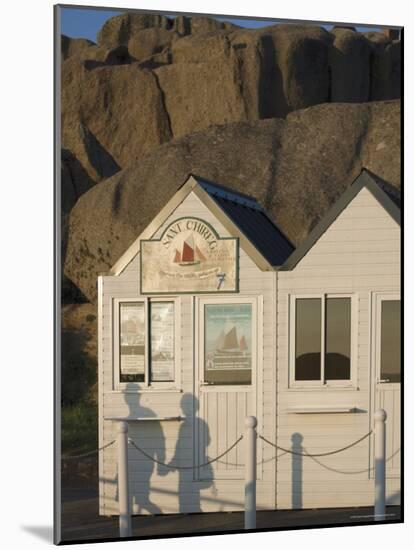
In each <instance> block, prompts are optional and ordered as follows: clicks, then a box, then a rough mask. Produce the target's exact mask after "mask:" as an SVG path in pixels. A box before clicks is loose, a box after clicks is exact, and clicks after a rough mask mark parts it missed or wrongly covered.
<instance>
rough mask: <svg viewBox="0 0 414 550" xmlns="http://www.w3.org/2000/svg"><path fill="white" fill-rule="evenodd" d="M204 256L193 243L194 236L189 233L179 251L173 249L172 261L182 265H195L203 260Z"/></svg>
mask: <svg viewBox="0 0 414 550" xmlns="http://www.w3.org/2000/svg"><path fill="white" fill-rule="evenodd" d="M205 260H206V257H205V256H204V254H203V253H202V252H201V250H200V249H199V248H198V246H196V245H194V237H193V235H192V234H191V235H190V236H189V237H188V238H187V239H186V240H185V241H184V243H183V248H182V250H181V251H179V250H177V249H175V255H174V260H173V262H174V263H176V264H180V265H182V266H187V265H197V264H199V263H200V262H204V261H205Z"/></svg>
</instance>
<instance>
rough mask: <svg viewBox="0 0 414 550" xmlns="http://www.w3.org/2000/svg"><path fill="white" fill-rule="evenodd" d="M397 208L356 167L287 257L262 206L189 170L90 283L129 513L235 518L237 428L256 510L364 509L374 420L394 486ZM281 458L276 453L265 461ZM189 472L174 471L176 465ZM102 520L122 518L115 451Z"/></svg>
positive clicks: (107, 469) (239, 499)
mask: <svg viewBox="0 0 414 550" xmlns="http://www.w3.org/2000/svg"><path fill="white" fill-rule="evenodd" d="M399 223H400V207H399V199H398V196H397V192H396V190H395V189H394V188H392V187H391V186H389V185H387V184H385V183H384V182H382V181H380V180H379V179H378V178H376V177H375V176H374V175H372V174H370V173H368V172H367V171H363V172H362V173H361V175H360V176H359V178H358V179H357V180H356V181H355V182H354V183H353V184H352V186H351V187H350V188H349V189H348V190H347V191H346V192H345V193H344V195H343V196H342V197H341V198H340V199H339V200H338V202H337V203H336V205H334V207H333V208H332V210H331V211H330V212H328V214H327V215H326V217H325V218H324V219H323V220H322V221H321V222H320V224H319V225H318V226H317V227H316V228H315V229H314V231H313V232H312V233H311V234H310V235H309V237H308V239H307V241H306V242H305V243H303V244H302V245H301V246H300V247H299V248H298V249H296V250H294V247H293V245H292V244H291V243H290V242H289V240H288V239H287V238H286V237H285V236H284V234H283V233H282V232H281V231H280V229H279V228H278V227H277V226H276V225H275V224H274V223H273V222H272V221H271V220H270V218H269V217H268V216H267V215H266V213H265V211H264V210H263V208H262V207H261V206H260V205H259V204H258V202H257V201H256V200H255V199H254V198H252V197H249V196H246V195H243V194H241V193H238V192H235V191H233V190H231V189H228V188H225V187H223V186H221V185H218V184H215V183H212V182H208V181H206V180H204V179H202V178H199V177H196V176H190V177H189V178H188V180H187V181H186V182H185V183H184V185H182V186H181V187H180V188H179V189H178V191H177V192H176V194H175V195H174V196H173V197H172V199H171V200H170V201H169V202H168V204H167V205H166V206H165V207H164V208H163V209H162V210H161V212H160V213H159V214H158V215H157V216H156V218H155V219H154V220H153V221H152V222H151V223H150V225H149V226H148V227H147V228H146V229H145V230H144V231H143V233H142V234H141V235H140V236H139V237H138V238H137V240H136V241H135V242H134V243H133V244H132V245H131V246H130V247H129V248H128V250H127V251H126V252H125V254H124V255H123V256H122V257H121V258H120V259H119V261H118V262H117V263H116V264H115V265H114V267H113V268H112V270H111V271H110V273H108V274H106V275H103V276H100V277H99V280H98V287H99V292H98V294H99V302H98V308H99V443H100V446H104V445H106V444H107V443H110V442H111V441H112V440H113V439H115V437H116V425H117V420H119V419H126V420H127V422H128V425H129V436H130V437H131V439H132V440H133V441H134V442H135V444H136V445H137V446H138V447H139V448H140V449H142V451H144V453H145V454H142V452H140V451H138V450H137V449H136V448H135V447H134V446H132V445H131V446H130V449H129V462H128V471H129V479H130V493H131V496H132V513H134V514H146V513H150V514H151V513H164V514H166V513H177V512H184V513H193V512H200V511H201V512H209V511H232V510H242V509H243V505H244V484H243V479H244V469H243V465H244V441H243V440H241V441H240V442H239V443H238V444H237V445H236V446H235V447H233V448H232V449H231V450H230V452H228V453H227V454H225V455H224V456H223V457H222V458H221V459H220V460H218V461H216V462H213V463H212V464H208V465H207V466H200V465H202V464H204V463H205V462H208V461H209V460H210V459H212V458H215V457H217V456H218V455H221V454H222V453H223V452H225V451H226V450H227V449H228V448H229V447H231V446H232V445H233V443H235V442H236V441H237V440H238V439H239V437H240V435H242V434H243V431H244V419H245V417H246V415H254V416H256V417H257V421H258V427H257V430H258V433H259V434H261V435H262V436H263V437H264V438H265V439H267V440H268V441H270V442H273V443H275V444H277V445H278V446H280V447H282V448H285V449H286V450H288V451H292V450H293V451H294V453H295V454H291V453H290V452H284V451H280V450H279V451H276V449H275V448H274V447H273V446H271V445H270V444H269V443H267V442H266V441H264V440H263V439H258V456H257V461H258V466H257V480H258V481H257V507H258V509H276V508H279V509H281V508H302V507H303V508H305V507H338V506H359V505H371V504H372V503H373V498H374V496H373V495H374V492H373V491H374V486H373V470H372V466H373V446H372V437H367V438H365V439H363V440H362V441H361V442H360V443H359V444H357V445H355V446H353V447H351V448H349V449H345V450H344V451H341V452H339V453H337V454H333V455H328V456H324V457H304V456H302V454H304V453H310V454H315V453H316V454H321V453H324V452H328V451H331V450H338V449H340V448H342V447H346V446H347V445H349V444H350V443H353V442H354V441H356V440H357V439H359V438H361V437H363V436H364V435H365V434H367V433H368V432H369V431H370V430H371V429H372V426H373V411H374V410H375V409H376V408H379V407H383V408H385V409H386V410H387V413H388V421H387V426H388V432H387V433H388V437H387V442H388V443H387V457H388V461H387V475H388V479H387V490H388V499H389V502H393V503H394V502H395V503H397V502H398V499H399V490H400V471H399V463H400V455H399V446H400V442H399V435H400V428H399V419H400V416H399V412H400V406H399V403H400V401H399V399H400V366H399V354H400V337H399V322H400V313H399V311H400V310H399V304H400V301H399V300H400V297H399V291H400V257H399V252H400V225H399ZM276 454H277V456H276ZM176 466H179V467H185V468H184V469H179V468H176ZM99 476H100V482H99V485H100V513H101V514H103V515H116V514H117V513H118V494H117V460H116V448H115V446H113V445H112V446H109V447H108V448H106V449H104V451H102V452H101V453H100V462H99Z"/></svg>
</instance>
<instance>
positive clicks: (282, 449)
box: [258, 430, 373, 458]
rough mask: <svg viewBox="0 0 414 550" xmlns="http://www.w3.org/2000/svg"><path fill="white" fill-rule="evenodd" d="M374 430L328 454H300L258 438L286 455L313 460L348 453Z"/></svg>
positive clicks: (260, 436) (261, 437)
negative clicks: (317, 457) (307, 457)
mask: <svg viewBox="0 0 414 550" xmlns="http://www.w3.org/2000/svg"><path fill="white" fill-rule="evenodd" d="M372 432H373V430H370V431H369V432H368V433H367V434H365V435H364V436H362V437H360V438H359V439H357V440H356V441H354V442H353V443H350V444H349V445H346V446H345V447H342V448H341V449H336V450H335V451H328V452H326V453H313V454H311V453H306V452H305V453H300V452H298V451H292V450H291V449H285V448H283V447H280V446H279V445H276V444H275V443H272V442H271V441H269V440H268V439H266V438H265V437H263V436H262V435H260V434H258V437H259V438H260V439H262V440H263V441H265V442H266V443H268V444H269V445H271V446H272V447H274V448H275V449H279V451H283V452H285V453H290V454H292V455H297V456H309V457H311V458H313V457H315V456H329V455H334V454H337V453H340V452H342V451H346V450H347V449H350V448H351V447H354V446H355V445H357V444H358V443H361V441H363V440H364V439H366V438H367V437H369V436H370V435H371V434H372Z"/></svg>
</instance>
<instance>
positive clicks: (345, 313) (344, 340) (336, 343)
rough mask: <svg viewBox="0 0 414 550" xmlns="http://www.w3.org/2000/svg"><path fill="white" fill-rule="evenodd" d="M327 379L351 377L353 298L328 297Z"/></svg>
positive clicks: (326, 318) (326, 319) (326, 323)
mask: <svg viewBox="0 0 414 550" xmlns="http://www.w3.org/2000/svg"><path fill="white" fill-rule="evenodd" d="M325 326H326V335H325V348H326V352H325V379H326V380H350V378H351V298H327V299H326V313H325Z"/></svg>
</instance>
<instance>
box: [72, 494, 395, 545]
mask: <svg viewBox="0 0 414 550" xmlns="http://www.w3.org/2000/svg"><path fill="white" fill-rule="evenodd" d="M373 513H374V509H373V507H360V508H329V509H313V510H270V511H264V512H258V513H257V529H269V530H279V529H295V528H297V527H309V526H321V527H329V526H333V525H349V524H357V523H363V524H365V523H370V522H373ZM385 520H386V521H388V522H399V521H401V509H400V507H399V506H389V507H387V510H386V517H385ZM243 521H244V516H243V513H242V512H227V513H223V512H219V513H209V514H170V515H160V516H134V517H133V518H132V534H133V536H134V537H138V538H154V537H160V536H161V537H162V536H177V537H178V536H181V535H187V534H188V535H197V534H213V533H232V532H233V533H234V532H239V531H242V530H243ZM116 538H119V529H118V518H117V517H103V516H99V515H98V492H97V490H96V489H95V488H91V489H63V491H62V540H63V541H65V542H66V541H67V542H69V541H78V542H80V541H88V540H91V539H95V540H99V539H116Z"/></svg>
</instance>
